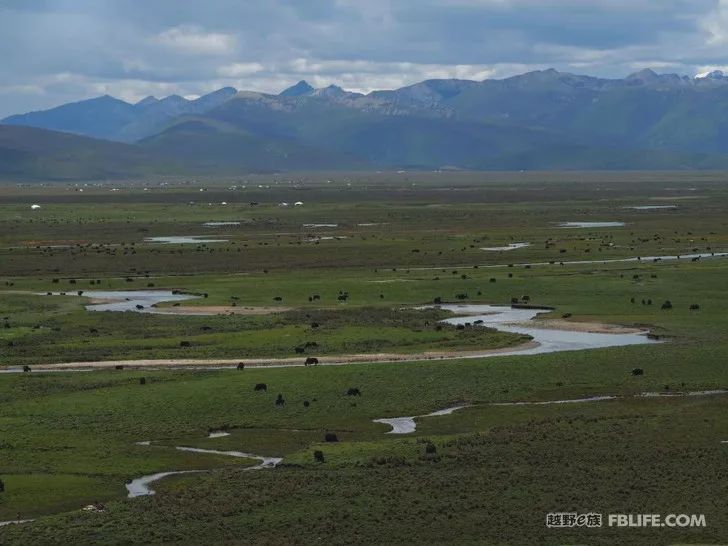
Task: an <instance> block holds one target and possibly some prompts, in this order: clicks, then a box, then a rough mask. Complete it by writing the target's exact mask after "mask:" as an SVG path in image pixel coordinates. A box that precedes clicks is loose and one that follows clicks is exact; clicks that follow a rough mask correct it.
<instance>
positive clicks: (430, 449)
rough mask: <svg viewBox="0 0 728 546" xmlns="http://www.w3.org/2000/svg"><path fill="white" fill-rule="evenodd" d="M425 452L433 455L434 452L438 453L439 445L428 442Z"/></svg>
mask: <svg viewBox="0 0 728 546" xmlns="http://www.w3.org/2000/svg"><path fill="white" fill-rule="evenodd" d="M425 453H427V454H428V455H432V454H434V453H437V447H436V446H435V444H433V443H432V442H428V444H427V445H426V446H425Z"/></svg>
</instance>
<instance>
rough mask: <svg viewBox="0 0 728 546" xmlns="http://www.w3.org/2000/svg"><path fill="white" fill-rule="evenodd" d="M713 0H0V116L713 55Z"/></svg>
mask: <svg viewBox="0 0 728 546" xmlns="http://www.w3.org/2000/svg"><path fill="white" fill-rule="evenodd" d="M726 45H728V1H725V0H660V1H655V0H389V1H385V0H366V1H362V0H306V1H305V2H302V1H299V0H246V1H244V2H242V1H240V0H208V1H206V2H193V1H182V0H104V1H103V2H99V1H98V0H2V1H0V58H2V63H0V116H2V115H6V114H10V113H15V112H20V111H27V110H30V109H35V108H43V107H48V106H52V105H54V104H58V103H62V102H65V101H69V100H79V99H83V98H87V97H90V96H94V95H98V94H100V93H110V94H113V95H116V96H120V97H122V98H125V99H127V100H136V99H138V98H141V97H143V96H145V95H147V94H158V95H164V94H168V93H173V92H175V93H179V94H183V95H191V94H200V93H204V92H208V91H211V90H213V89H215V88H217V87H220V86H223V85H234V86H237V87H242V88H247V89H256V90H267V91H277V90H279V89H281V88H282V87H284V86H286V85H288V84H290V83H293V82H295V81H296V80H298V79H301V78H307V79H309V80H311V81H312V83H314V84H315V85H326V84H328V83H334V82H336V83H341V84H343V85H344V86H348V87H350V88H355V89H358V90H369V89H374V88H386V87H396V86H400V85H405V84H408V83H413V82H415V81H418V80H421V79H424V78H428V77H463V78H476V79H483V78H486V77H502V76H508V75H512V74H514V73H517V72H523V71H526V70H530V69H538V68H544V67H549V66H553V67H555V68H557V69H560V70H568V71H574V72H584V73H590V74H595V75H601V76H608V77H609V76H622V75H624V74H626V73H627V72H630V71H632V70H635V69H637V68H641V67H643V66H652V67H654V68H656V69H662V70H664V71H675V72H680V73H695V72H698V71H703V70H706V69H709V68H713V67H719V66H720V65H721V64H722V63H724V62H725V61H722V59H724V51H725V46H726Z"/></svg>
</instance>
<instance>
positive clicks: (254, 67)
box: [217, 63, 265, 78]
mask: <svg viewBox="0 0 728 546" xmlns="http://www.w3.org/2000/svg"><path fill="white" fill-rule="evenodd" d="M264 69H265V67H264V66H263V65H262V64H260V63H232V64H226V65H223V66H220V67H218V69H217V73H218V74H219V75H220V76H223V77H225V78H243V77H246V76H251V75H252V74H256V73H258V72H262V71H263V70H264Z"/></svg>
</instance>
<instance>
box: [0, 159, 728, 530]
mask: <svg viewBox="0 0 728 546" xmlns="http://www.w3.org/2000/svg"><path fill="white" fill-rule="evenodd" d="M81 190H83V191H81ZM200 190H203V191H200ZM297 201H300V202H302V203H303V205H299V206H296V205H294V203H295V202H297ZM36 203H37V204H39V205H40V206H41V208H40V209H39V210H33V211H31V209H30V205H31V204H36ZM223 203H225V204H223ZM281 203H288V205H287V206H282V205H281ZM655 206H657V207H668V206H669V207H671V208H652V207H655ZM633 207H648V208H633ZM727 219H728V187H726V186H725V182H724V175H723V174H722V173H558V174H557V173H521V174H516V173H487V174H473V173H381V174H357V173H326V174H310V173H309V174H300V175H256V176H250V177H244V178H241V179H235V180H233V179H230V180H197V181H189V180H174V179H170V180H147V181H114V182H89V183H88V184H78V185H66V184H44V185H29V186H26V185H10V184H9V185H6V186H2V187H0V320H1V321H2V324H1V325H0V366H2V367H3V368H5V369H7V370H9V369H15V368H17V367H18V366H23V365H25V366H30V368H31V369H32V368H33V367H36V366H42V365H49V364H55V363H62V362H86V361H87V362H92V361H104V360H115V361H116V360H120V361H123V360H133V359H162V360H165V359H167V360H169V361H170V362H172V361H175V360H177V359H186V358H195V359H215V358H229V359H241V360H244V359H245V358H262V359H265V358H270V359H275V358H301V359H303V358H305V357H307V356H336V355H342V354H348V353H364V354H368V353H372V354H374V353H380V352H387V353H398V354H403V355H406V354H412V353H419V352H422V351H432V350H434V351H458V350H469V349H497V348H505V347H515V346H518V345H519V344H521V343H523V342H524V341H527V339H525V338H524V337H523V336H520V335H517V334H511V333H506V332H498V331H495V330H492V329H489V328H482V327H481V328H467V329H457V328H455V327H453V326H448V325H444V324H442V323H441V322H440V321H441V320H442V319H444V318H447V317H448V316H450V313H449V312H447V311H444V310H440V309H434V308H429V309H422V308H421V306H423V305H429V304H432V303H433V302H435V301H439V302H443V303H445V302H461V303H462V302H465V303H484V304H503V305H508V304H510V303H511V302H513V301H518V302H519V303H523V302H528V303H529V304H530V305H538V306H544V307H552V308H554V310H552V311H549V312H547V313H545V314H544V315H543V319H545V320H549V319H558V320H559V321H561V322H562V323H563V322H565V323H567V325H568V324H572V325H578V324H579V323H583V322H588V323H604V324H610V325H620V326H625V327H634V328H642V329H648V330H649V331H650V332H651V333H652V334H653V335H654V336H657V337H659V339H660V341H662V343H658V344H652V345H639V346H630V347H613V348H609V349H592V350H586V351H570V352H559V353H551V354H541V355H531V356H526V355H520V356H518V355H508V356H499V357H493V358H487V359H485V358H483V359H477V358H476V359H449V360H442V361H420V362H398V363H362V364H356V365H342V366H326V365H322V366H309V367H292V368H266V367H265V366H262V367H255V368H246V369H244V370H237V369H234V366H233V369H192V368H181V369H180V368H165V367H163V366H158V367H154V368H150V369H135V368H133V367H130V366H125V367H124V369H118V370H113V369H112V370H95V371H88V372H79V373H72V372H65V373H64V372H52V373H51V372H42V371H32V372H31V373H0V480H2V482H3V484H4V491H2V492H0V521H9V520H15V519H34V520H35V521H33V522H29V523H23V524H16V525H7V526H2V527H0V543H8V544H30V543H33V544H45V543H48V544H51V543H59V542H71V541H72V542H75V543H80V544H83V543H94V542H96V543H98V542H103V543H131V542H164V543H170V542H183V543H202V542H210V541H215V542H235V543H255V544H269V543H286V544H288V543H292V544H293V543H300V544H308V543H311V542H314V541H325V542H327V543H334V544H363V543H367V544H373V543H382V544H395V543H412V542H413V541H417V542H421V543H425V544H442V543H457V544H482V543H512V544H522V543H547V544H556V543H575V542H580V543H583V542H586V543H603V544H614V543H634V544H638V543H642V544H644V543H654V542H660V543H662V542H683V543H684V542H701V543H716V542H724V541H725V540H726V539H728V517H727V516H726V512H725V503H724V499H725V494H726V492H727V490H728V475H727V474H726V464H725V463H726V457H728V447H727V446H728V444H725V443H721V442H723V441H725V440H728V420H727V419H725V415H726V409H728V406H727V404H728V395H723V394H720V393H718V394H712V395H697V394H695V395H692V396H688V395H686V393H690V392H694V393H697V392H699V391H721V390H723V389H726V388H728V368H726V366H725V355H726V354H728V335H727V334H726V332H727V331H728V328H727V327H728V319H727V318H726V313H725V309H726V308H727V306H728V274H727V273H728V258H724V257H719V256H710V254H713V253H714V254H718V255H719V254H720V253H722V252H727V251H728V220H727ZM570 221H579V222H604V221H608V222H610V221H616V222H622V223H624V225H623V226H614V227H605V228H594V227H586V228H564V227H560V225H559V224H561V223H563V222H570ZM208 222H236V223H235V224H225V225H214V226H206V225H205V223H208ZM191 235H194V236H204V237H206V238H211V239H224V240H225V241H224V242H218V243H193V244H159V243H152V242H149V241H146V240H145V239H146V238H147V237H163V236H191ZM519 242H520V243H526V242H527V243H530V245H529V246H525V247H522V248H517V249H514V250H495V251H494V250H483V249H484V248H492V247H496V248H497V247H504V246H507V245H509V244H512V243H519ZM690 254H706V255H707V256H706V257H703V258H700V259H692V258H689V257H687V258H686V257H685V256H686V255H690ZM678 255H680V256H683V258H681V259H667V257H671V258H676V257H677V256H678ZM638 256H639V257H653V256H665V257H666V259H663V260H653V259H647V258H646V259H644V260H642V259H640V260H633V261H619V260H622V259H629V258H636V257H638ZM571 262H578V263H571ZM151 288H154V289H168V290H175V291H181V292H184V293H189V294H196V295H198V296H199V297H198V298H197V299H192V300H188V301H185V302H183V303H182V304H181V307H185V308H200V309H202V308H207V307H210V308H212V307H214V308H215V309H216V310H218V311H219V312H217V313H216V314H213V315H210V316H178V315H157V314H145V313H136V312H126V313H115V312H96V311H88V310H86V309H85V305H87V304H89V303H90V302H89V300H88V299H87V298H84V297H83V292H87V291H92V290H143V289H151ZM79 291H80V292H81V293H82V294H81V297H79V295H78V293H79ZM48 292H53V293H57V292H65V293H66V294H67V295H66V296H60V295H54V296H48V295H46V294H47V293H48ZM344 295H345V297H342V296H344ZM314 296H315V297H314ZM668 301H669V303H670V305H669V306H666V305H665V303H666V302H668ZM160 307H164V308H167V310H168V311H172V312H174V311H175V308H174V307H173V306H172V304H162V305H161V306H160ZM246 308H247V309H256V310H258V311H259V312H256V313H246V312H241V309H246ZM231 313H237V314H231ZM314 324H315V326H314ZM297 348H303V350H302V351H297V350H296V349H297ZM142 380H143V381H142ZM259 384H265V386H266V389H265V390H260V389H259V390H256V386H257V385H259ZM644 393H652V395H651V396H643V394H644ZM591 396H609V397H613V398H611V399H609V400H601V401H594V402H582V403H566V404H553V405H529V404H524V405H495V404H499V403H505V402H544V401H558V400H573V399H581V398H586V397H591ZM279 399H282V400H283V403H276V400H279ZM454 405H466V406H467V407H465V408H464V409H461V410H458V411H456V412H454V413H452V414H450V415H443V416H437V417H421V418H418V419H417V429H416V431H415V432H414V433H412V434H409V435H402V436H400V435H393V434H387V432H388V430H389V427H388V426H387V425H385V424H382V423H375V422H373V420H374V419H380V418H391V417H398V416H419V415H426V414H427V413H429V412H432V411H436V410H441V409H443V408H447V407H450V406H454ZM211 431H224V432H227V435H225V436H219V437H214V438H210V437H208V434H209V433H210V432H211ZM332 435H333V436H335V440H336V441H331V440H332ZM327 440H329V441H327ZM140 442H141V443H142V445H140ZM144 442H149V445H143V443H144ZM178 446H182V447H196V448H204V449H212V450H217V451H233V450H237V451H243V452H246V453H254V454H257V455H264V456H277V457H282V458H283V461H282V463H281V464H280V465H279V466H277V467H276V468H271V469H263V470H255V471H248V470H245V469H246V468H249V467H250V466H251V465H253V464H254V463H255V461H254V460H252V459H245V458H233V457H229V456H225V455H222V454H210V453H195V452H189V451H179V450H177V449H175V448H176V447H178ZM317 452H318V453H317ZM168 470H204V471H205V472H203V473H195V474H185V475H179V476H173V477H169V478H166V479H164V480H161V481H159V482H156V483H155V484H154V489H155V490H156V491H157V494H156V495H154V496H148V497H141V498H134V499H126V498H125V497H126V493H127V492H126V488H125V483H126V482H127V481H129V480H131V479H133V478H136V477H139V476H142V475H146V474H152V473H156V472H163V471H168ZM94 502H98V503H103V505H104V510H103V511H82V510H80V508H81V507H83V506H85V505H88V504H90V503H94ZM555 511H559V512H561V511H563V512H568V511H577V512H600V513H604V514H608V513H661V514H669V513H689V514H692V513H698V514H705V515H706V520H707V526H706V527H705V528H686V529H671V528H669V529H668V528H661V529H649V528H639V529H637V528H630V529H618V528H610V527H606V526H605V527H603V528H601V529H585V528H572V529H549V528H547V527H546V526H545V516H546V513H547V512H555Z"/></svg>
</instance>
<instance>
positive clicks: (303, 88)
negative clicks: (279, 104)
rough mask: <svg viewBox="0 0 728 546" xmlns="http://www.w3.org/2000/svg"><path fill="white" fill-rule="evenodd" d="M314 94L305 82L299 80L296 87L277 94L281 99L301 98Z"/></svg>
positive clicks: (312, 89)
mask: <svg viewBox="0 0 728 546" xmlns="http://www.w3.org/2000/svg"><path fill="white" fill-rule="evenodd" d="M313 92H314V88H313V87H311V86H310V85H309V84H308V82H307V81H306V80H301V81H300V82H298V83H297V84H296V85H292V86H291V87H289V88H288V89H284V90H283V91H281V92H280V93H279V95H280V96H281V97H303V96H306V95H310V94H311V93H313Z"/></svg>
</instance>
